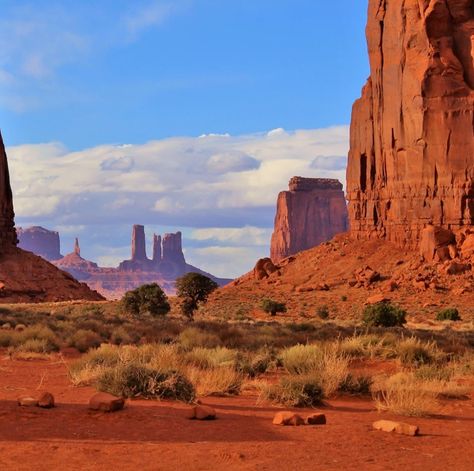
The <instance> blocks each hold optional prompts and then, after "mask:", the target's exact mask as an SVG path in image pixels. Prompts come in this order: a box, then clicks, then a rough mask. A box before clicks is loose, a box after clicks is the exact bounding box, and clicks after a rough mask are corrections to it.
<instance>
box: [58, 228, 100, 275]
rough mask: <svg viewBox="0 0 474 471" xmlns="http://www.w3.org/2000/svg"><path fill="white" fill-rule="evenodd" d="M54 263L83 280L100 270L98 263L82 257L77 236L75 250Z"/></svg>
mask: <svg viewBox="0 0 474 471" xmlns="http://www.w3.org/2000/svg"><path fill="white" fill-rule="evenodd" d="M53 263H54V265H56V266H57V267H58V268H60V269H61V270H64V271H67V272H68V273H70V274H71V275H72V276H74V277H75V278H77V279H78V280H81V281H87V280H88V279H89V278H90V277H91V275H92V274H93V273H94V272H96V271H98V270H99V266H98V265H97V263H94V262H91V261H89V260H86V259H84V258H82V257H81V248H80V246H79V239H78V238H77V237H76V239H75V241H74V250H73V251H72V252H71V253H70V254H67V255H66V256H64V257H62V258H60V259H59V260H55V261H54V262H53Z"/></svg>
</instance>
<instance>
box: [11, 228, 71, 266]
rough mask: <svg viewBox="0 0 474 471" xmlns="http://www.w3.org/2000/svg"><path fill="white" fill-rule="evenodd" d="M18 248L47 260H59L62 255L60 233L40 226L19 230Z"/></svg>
mask: <svg viewBox="0 0 474 471" xmlns="http://www.w3.org/2000/svg"><path fill="white" fill-rule="evenodd" d="M17 234H18V240H19V243H18V247H20V248H21V249H23V250H28V251H29V252H33V253H35V254H36V255H39V256H40V257H43V258H44V259H46V260H49V261H52V260H59V259H60V258H61V257H62V255H61V252H60V251H59V248H60V241H59V233H58V232H56V231H50V230H48V229H45V228H44V227H40V226H32V227H26V228H24V229H23V228H21V227H19V228H17Z"/></svg>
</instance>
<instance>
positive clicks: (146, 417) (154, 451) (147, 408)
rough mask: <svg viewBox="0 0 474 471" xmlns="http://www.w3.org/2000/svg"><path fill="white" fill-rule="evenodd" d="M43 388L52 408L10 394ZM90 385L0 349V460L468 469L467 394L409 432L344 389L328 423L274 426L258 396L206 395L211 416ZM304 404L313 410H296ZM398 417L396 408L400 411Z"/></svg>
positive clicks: (473, 427) (470, 411)
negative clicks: (115, 398)
mask: <svg viewBox="0 0 474 471" xmlns="http://www.w3.org/2000/svg"><path fill="white" fill-rule="evenodd" d="M36 389H38V390H48V391H50V392H52V393H53V394H54V396H55V398H56V403H57V407H56V408H54V409H51V410H44V409H39V408H21V407H19V406H18V405H17V404H16V398H17V397H18V396H19V395H21V394H23V393H26V392H28V391H30V390H36ZM93 393H94V390H93V389H92V388H89V387H84V388H75V387H73V386H72V385H71V384H70V382H69V381H68V378H67V370H66V365H65V364H64V362H62V361H61V360H60V359H55V360H51V361H44V360H43V361H17V360H10V359H9V358H8V357H3V358H1V359H0V469H2V470H15V471H21V470H35V471H42V470H45V471H46V470H48V471H51V470H88V471H89V470H90V471H92V470H154V471H155V470H160V471H161V470H259V471H264V470H272V471H276V470H285V471H288V470H293V469H294V470H296V469H298V470H301V471H304V470H317V469H319V470H324V471H330V470H381V469H383V470H397V471H399V470H401V469H407V470H443V471H444V470H447V469H456V470H457V471H463V470H471V469H472V462H473V460H474V402H473V400H472V397H471V399H469V400H465V401H456V402H449V403H446V404H444V406H443V409H442V410H440V415H439V417H436V418H430V419H406V418H404V419H402V420H404V421H407V422H409V423H415V424H417V425H419V427H420V429H421V436H419V437H416V438H412V437H406V436H401V435H395V434H389V433H384V432H377V431H374V430H372V428H371V424H372V422H373V421H375V420H378V419H381V418H388V419H390V418H397V417H393V416H391V415H389V414H379V413H378V412H377V411H376V410H375V409H374V406H373V404H372V402H370V401H369V400H364V399H358V398H348V399H347V398H344V399H338V400H334V401H329V403H328V405H327V407H324V408H323V411H324V413H325V414H326V416H327V421H328V423H327V425H325V426H304V427H277V426H274V425H272V417H273V415H274V413H275V412H276V411H277V410H279V409H278V408H276V407H272V406H265V405H261V406H257V405H256V398H255V397H252V396H241V397H237V398H205V399H203V403H205V404H209V405H212V406H213V407H215V408H216V410H217V413H218V419H217V420H215V421H212V422H198V421H190V420H187V419H186V414H187V410H188V406H186V405H184V404H179V403H171V402H156V401H143V400H134V401H128V402H127V405H126V408H125V409H124V410H123V411H121V412H117V413H113V414H106V413H100V412H93V411H89V410H88V409H87V403H88V400H89V398H90V397H91V395H92V394H93ZM299 412H300V413H302V414H304V413H310V412H312V411H311V410H299ZM398 419H400V418H398Z"/></svg>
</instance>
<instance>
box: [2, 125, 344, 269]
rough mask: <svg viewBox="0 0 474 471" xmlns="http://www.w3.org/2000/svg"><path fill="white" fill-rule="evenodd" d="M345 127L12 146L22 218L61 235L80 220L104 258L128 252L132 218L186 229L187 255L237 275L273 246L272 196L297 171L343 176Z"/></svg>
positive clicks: (95, 254)
mask: <svg viewBox="0 0 474 471" xmlns="http://www.w3.org/2000/svg"><path fill="white" fill-rule="evenodd" d="M348 132H349V131H348V127H347V126H335V127H331V128H326V129H313V130H297V131H293V132H287V131H285V130H283V129H277V130H273V131H270V132H266V133H256V134H250V135H242V136H230V135H215V134H209V135H203V136H199V137H175V138H169V139H163V140H159V141H151V142H147V143H145V144H141V145H129V144H114V145H101V146H98V147H94V148H90V149H84V150H82V151H79V152H69V151H68V150H67V149H66V148H65V147H64V146H63V145H62V144H61V143H46V144H39V145H21V146H16V147H10V148H8V149H7V151H8V154H9V161H10V168H11V177H12V187H13V191H14V195H15V210H16V214H17V223H18V224H19V225H26V224H32V223H34V224H41V225H44V226H45V227H48V228H53V227H54V228H58V227H66V228H68V231H67V234H65V235H64V236H65V237H63V239H65V240H68V239H67V237H68V234H71V233H72V232H74V230H73V228H77V232H78V234H79V235H81V234H82V235H84V237H85V238H86V241H85V242H86V245H88V250H89V252H88V256H89V258H93V259H96V260H97V259H99V257H100V258H101V260H102V261H106V262H107V263H108V264H114V263H115V262H116V261H118V260H121V259H123V258H125V257H127V256H128V249H127V240H128V237H129V228H130V226H131V225H132V224H134V223H140V224H146V225H149V226H151V227H154V228H156V230H159V231H160V230H162V229H166V230H178V229H180V230H182V231H183V233H184V237H185V247H186V256H187V258H188V260H189V262H190V263H193V264H195V265H197V266H199V267H201V268H203V269H206V270H208V271H210V272H213V273H215V274H217V275H221V276H237V275H239V274H241V273H243V272H244V271H246V270H248V269H250V268H251V266H252V264H253V263H254V261H255V259H256V258H258V257H260V256H265V255H267V253H268V244H269V237H270V234H271V227H272V224H273V218H274V211H275V203H276V197H277V194H278V192H279V191H281V190H284V189H286V188H287V182H288V180H289V179H290V178H291V177H292V176H294V175H301V176H307V177H328V178H338V179H340V180H341V181H342V182H344V179H345V164H344V163H345V159H346V158H345V155H346V154H347V150H348ZM5 137H7V136H5ZM71 228H72V229H71ZM71 237H72V235H71ZM99 241H100V243H99ZM104 241H106V242H107V243H104ZM83 245H84V241H83ZM104 247H109V249H107V253H105V252H104V251H105V248H104ZM66 249H67V248H66ZM63 250H64V249H63ZM66 252H67V250H66Z"/></svg>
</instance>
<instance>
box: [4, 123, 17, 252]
mask: <svg viewBox="0 0 474 471" xmlns="http://www.w3.org/2000/svg"><path fill="white" fill-rule="evenodd" d="M14 219H15V212H14V211H13V195H12V189H11V186H10V173H9V171H8V160H7V154H6V152H5V145H4V144H3V137H2V134H1V132H0V253H2V252H5V251H8V250H9V249H11V248H12V247H16V245H17V242H18V240H17V236H16V231H15V222H14Z"/></svg>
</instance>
